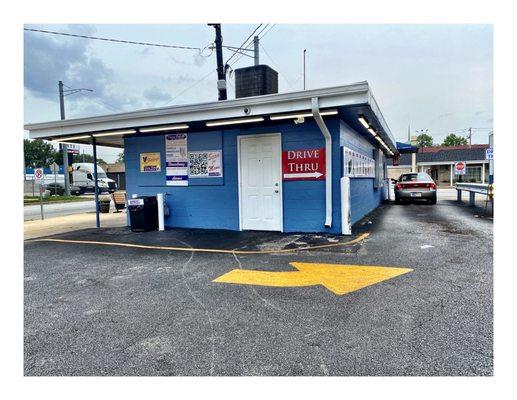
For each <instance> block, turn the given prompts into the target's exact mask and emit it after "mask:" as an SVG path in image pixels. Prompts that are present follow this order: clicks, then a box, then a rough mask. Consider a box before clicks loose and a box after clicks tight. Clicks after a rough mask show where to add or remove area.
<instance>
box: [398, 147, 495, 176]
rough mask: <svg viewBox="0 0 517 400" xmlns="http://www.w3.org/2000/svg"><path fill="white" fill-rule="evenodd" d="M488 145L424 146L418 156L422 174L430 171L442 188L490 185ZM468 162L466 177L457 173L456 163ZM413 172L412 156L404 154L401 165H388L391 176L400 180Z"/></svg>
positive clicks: (417, 164) (401, 157)
mask: <svg viewBox="0 0 517 400" xmlns="http://www.w3.org/2000/svg"><path fill="white" fill-rule="evenodd" d="M488 147H489V146H488V144H473V145H470V146H468V145H467V146H448V147H445V146H435V147H423V148H421V149H419V150H418V153H416V168H417V171H418V172H421V171H422V172H427V173H428V174H429V175H431V177H432V178H433V179H434V180H435V182H436V183H437V184H438V185H442V186H443V185H446V186H453V185H454V183H455V182H478V183H485V182H488V160H485V149H487V148H488ZM459 161H464V162H465V163H466V166H467V173H466V174H465V175H455V174H454V164H455V163H456V162H459ZM408 172H411V154H401V155H400V159H399V165H397V166H393V165H389V166H388V177H389V178H394V179H398V178H399V176H400V175H401V174H404V173H408Z"/></svg>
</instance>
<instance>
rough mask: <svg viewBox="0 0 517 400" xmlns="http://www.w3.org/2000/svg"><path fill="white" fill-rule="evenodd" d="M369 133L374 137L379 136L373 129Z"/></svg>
mask: <svg viewBox="0 0 517 400" xmlns="http://www.w3.org/2000/svg"><path fill="white" fill-rule="evenodd" d="M368 132H370V133H371V134H372V135H373V136H377V132H375V130H374V129H373V128H368Z"/></svg>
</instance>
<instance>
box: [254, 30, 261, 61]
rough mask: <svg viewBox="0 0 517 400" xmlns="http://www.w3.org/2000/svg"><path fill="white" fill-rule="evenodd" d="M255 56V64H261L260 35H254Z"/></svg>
mask: <svg viewBox="0 0 517 400" xmlns="http://www.w3.org/2000/svg"><path fill="white" fill-rule="evenodd" d="M253 56H254V57H253V58H254V60H255V65H259V64H260V59H259V37H258V36H254V37H253Z"/></svg>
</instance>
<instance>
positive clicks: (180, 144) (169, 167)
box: [165, 133, 188, 186]
mask: <svg viewBox="0 0 517 400" xmlns="http://www.w3.org/2000/svg"><path fill="white" fill-rule="evenodd" d="M165 174H166V180H167V181H166V184H167V186H188V154H187V134H186V133H171V134H169V135H165Z"/></svg>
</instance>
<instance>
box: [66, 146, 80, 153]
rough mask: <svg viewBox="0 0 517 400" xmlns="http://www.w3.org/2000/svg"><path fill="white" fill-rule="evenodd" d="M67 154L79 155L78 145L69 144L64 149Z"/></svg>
mask: <svg viewBox="0 0 517 400" xmlns="http://www.w3.org/2000/svg"><path fill="white" fill-rule="evenodd" d="M66 151H67V153H68V154H79V145H78V144H69V145H68V147H67V148H66Z"/></svg>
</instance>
